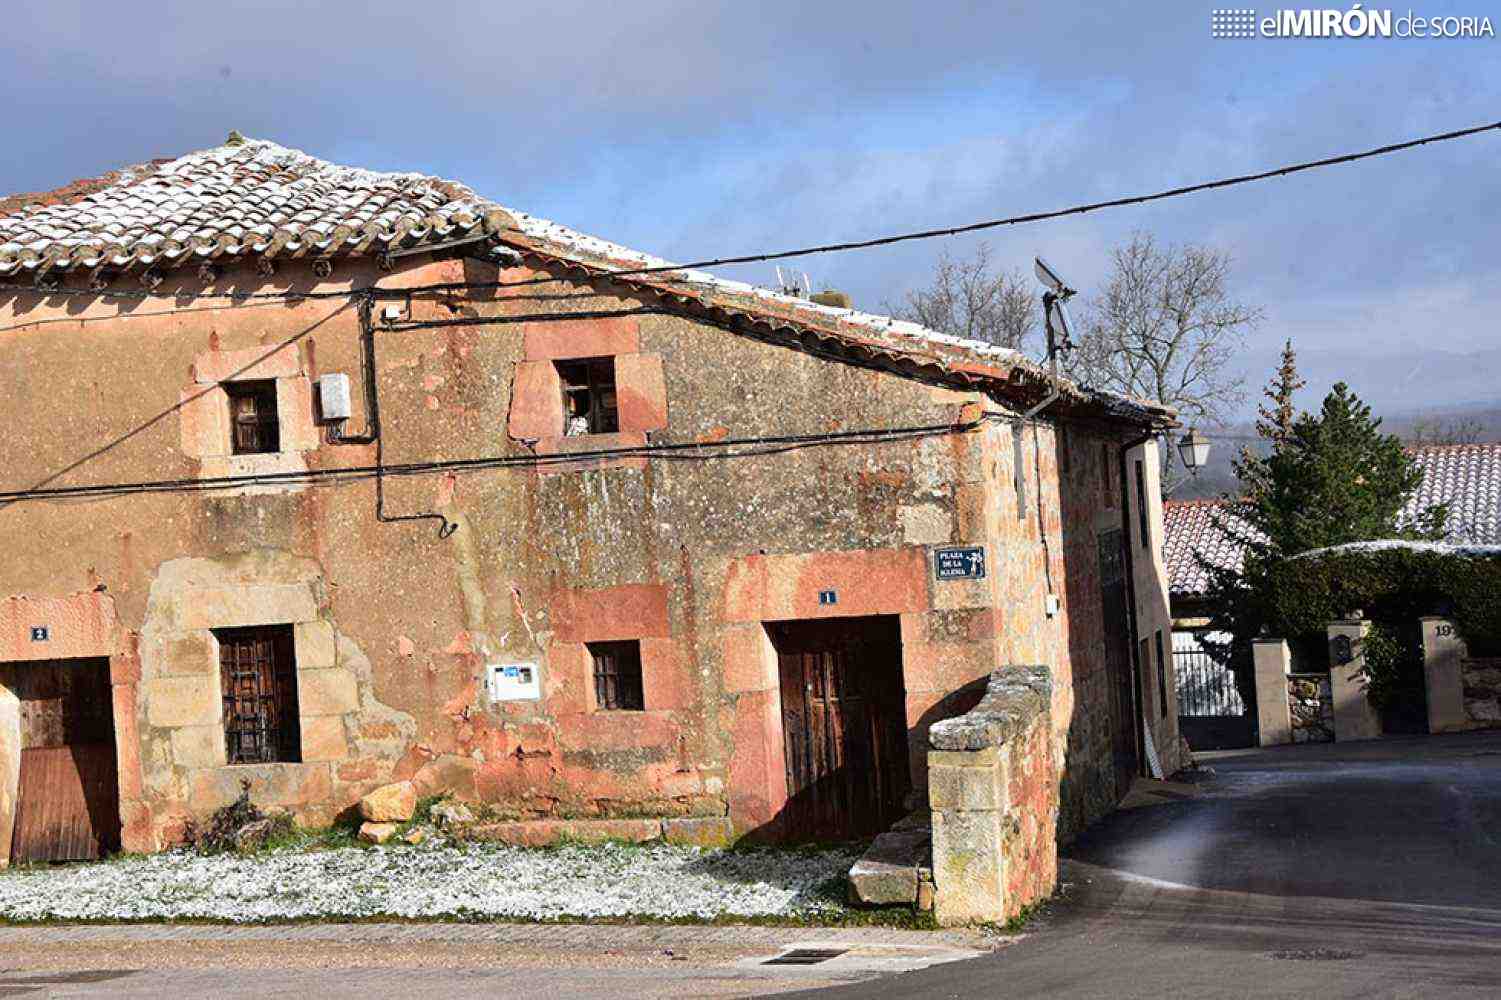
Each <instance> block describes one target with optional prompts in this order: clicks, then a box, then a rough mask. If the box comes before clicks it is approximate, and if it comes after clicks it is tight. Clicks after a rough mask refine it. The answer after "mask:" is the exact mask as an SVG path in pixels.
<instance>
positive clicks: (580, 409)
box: [554, 358, 620, 437]
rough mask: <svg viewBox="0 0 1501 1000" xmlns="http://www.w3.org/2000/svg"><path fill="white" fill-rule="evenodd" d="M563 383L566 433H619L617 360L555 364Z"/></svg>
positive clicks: (588, 359) (590, 360)
mask: <svg viewBox="0 0 1501 1000" xmlns="http://www.w3.org/2000/svg"><path fill="white" fill-rule="evenodd" d="M554 363H555V364H556V365H557V366H558V377H559V379H561V380H562V383H563V433H564V434H566V435H568V436H569V437H574V436H576V435H579V434H614V433H615V432H616V431H618V430H620V416H619V411H618V409H617V408H616V402H615V359H614V358H583V359H579V360H575V361H558V362H554Z"/></svg>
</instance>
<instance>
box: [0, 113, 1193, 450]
mask: <svg viewBox="0 0 1501 1000" xmlns="http://www.w3.org/2000/svg"><path fill="white" fill-rule="evenodd" d="M508 233H519V234H520V235H521V236H523V237H526V238H527V239H528V240H530V241H531V242H532V243H534V244H535V245H536V246H538V247H541V248H543V249H545V250H547V251H550V252H553V253H556V254H557V255H558V256H559V257H560V258H564V259H567V260H569V261H571V262H573V263H578V264H581V265H584V266H587V267H592V268H595V269H597V270H600V271H603V272H609V271H616V270H634V269H637V268H663V267H673V265H672V263H671V262H669V261H667V260H664V259H662V258H660V257H654V256H652V255H650V254H645V253H641V252H640V251H637V250H632V249H630V248H628V247H624V246H621V245H619V244H616V243H611V242H609V241H608V240H603V239H599V238H598V237H594V236H589V235H587V234H585V233H581V232H578V231H576V230H573V229H569V228H568V227H566V226H562V225H559V224H557V223H555V222H550V221H548V220H546V219H540V218H537V217H535V216H531V215H527V214H526V213H523V212H517V211H514V210H511V209H507V208H505V207H504V206H501V205H498V204H496V203H495V202H492V201H489V200H488V199H484V198H481V197H479V196H478V195H476V194H475V193H474V192H473V191H472V190H470V189H469V188H468V187H465V186H464V185H462V184H459V183H456V182H454V181H448V180H443V179H441V178H436V177H428V176H424V175H422V174H416V173H383V172H378V171H373V170H365V169H361V168H358V167H346V166H340V165H337V164H333V163H329V162H327V161H324V160H320V159H318V158H317V157H314V156H310V155H309V154H307V153H304V152H301V151H300V150H295V149H288V148H286V147H284V146H280V145H278V144H276V143H274V142H267V141H264V140H255V139H241V138H239V137H237V136H232V137H231V141H230V142H227V143H225V144H224V145H222V146H216V147H214V148H212V149H205V150H200V151H199V152H196V153H189V154H188V155H186V156H182V157H179V158H178V159H175V160H154V161H152V162H150V163H144V164H139V165H137V166H133V167H126V168H123V169H121V170H116V171H111V172H110V173H107V174H105V175H103V176H101V177H98V178H93V179H90V180H82V181H75V182H74V183H72V184H69V185H67V186H66V187H63V188H59V189H57V190H55V191H52V192H48V193H45V194H38V195H19V196H13V197H10V198H0V278H3V277H5V276H7V275H11V276H14V275H17V274H22V273H25V274H29V275H35V276H37V277H41V276H42V275H43V274H44V273H51V272H57V271H63V270H67V269H69V268H88V269H96V268H120V269H124V268H128V267H131V266H140V267H149V266H153V265H155V266H157V267H163V268H171V267H180V266H184V265H188V264H196V263H199V262H206V261H215V260H221V259H224V258H240V259H246V258H253V257H256V256H287V257H309V256H310V257H333V256H354V255H362V254H375V253H381V252H384V251H387V250H391V249H394V248H397V247H412V246H421V245H422V244H423V243H425V242H437V241H447V240H452V239H462V238H465V237H467V236H471V235H473V236H482V235H495V236H499V237H501V239H502V240H503V241H505V240H506V236H507V234H508ZM651 279H652V280H653V282H655V283H656V284H658V285H659V286H668V287H670V288H672V289H674V290H677V289H684V290H689V291H691V292H692V293H694V294H697V295H701V296H703V297H706V298H712V299H713V300H714V302H715V303H716V304H721V305H722V304H728V305H730V306H731V307H732V308H735V309H741V310H744V311H746V312H749V313H755V314H760V315H764V316H769V317H776V318H778V319H781V320H785V321H789V322H792V323H797V324H802V325H804V326H806V327H809V328H813V329H819V330H821V331H822V332H824V333H832V335H835V336H840V337H843V338H845V339H851V338H856V339H862V340H864V341H866V342H867V343H868V344H872V345H876V346H878V347H882V348H887V349H892V350H896V351H900V352H906V353H909V354H910V353H913V352H918V351H921V352H926V353H927V354H928V355H930V356H931V357H930V359H929V360H931V361H933V362H934V363H937V364H939V365H941V366H944V367H951V368H960V367H964V366H970V367H971V370H970V372H969V374H970V375H972V376H973V377H974V378H976V379H978V380H980V381H986V380H995V379H997V378H999V379H1001V380H1003V381H1004V380H1006V379H1008V378H1016V377H1019V375H1024V376H1025V379H1024V380H1025V381H1027V382H1029V383H1031V384H1032V385H1034V386H1035V385H1046V384H1048V375H1047V373H1046V372H1045V371H1044V369H1043V368H1042V367H1041V366H1040V365H1039V364H1038V363H1037V362H1035V361H1033V360H1030V359H1028V358H1026V357H1025V356H1023V355H1022V354H1020V353H1019V352H1016V351H1013V350H1009V349H1007V348H1003V347H997V346H995V345H993V344H987V343H983V342H981V341H975V340H966V339H963V338H960V337H954V336H951V335H948V334H945V333H941V332H939V331H937V330H931V329H928V328H926V327H923V326H920V325H919V324H916V323H910V322H906V321H903V320H898V319H893V318H891V317H889V316H880V315H877V314H874V313H866V312H861V311H859V310H855V309H842V308H838V307H835V306H825V305H821V304H819V303H815V302H811V301H809V300H807V299H802V298H798V297H796V296H791V295H785V294H782V293H780V292H775V291H771V290H769V289H765V288H759V287H756V286H754V285H750V284H746V283H744V282H739V281H732V280H729V279H726V278H720V277H716V276H715V275H712V274H709V273H707V272H705V271H697V270H692V269H687V268H683V269H675V270H673V271H671V272H668V273H663V274H657V275H652V276H651ZM627 280H630V279H627ZM974 366H979V367H974ZM1062 389H1063V391H1064V393H1065V395H1066V396H1067V397H1069V398H1070V399H1072V400H1074V401H1076V402H1077V401H1083V402H1086V403H1087V404H1088V405H1089V406H1090V407H1091V408H1093V409H1094V410H1096V411H1097V412H1098V411H1103V412H1104V413H1105V414H1107V415H1109V416H1112V417H1116V418H1120V419H1123V420H1127V421H1130V422H1132V423H1137V424H1143V425H1147V424H1151V425H1161V424H1164V423H1166V424H1171V422H1172V420H1173V417H1174V416H1175V414H1174V412H1173V410H1172V409H1171V408H1168V407H1164V406H1163V405H1161V404H1159V403H1156V402H1153V401H1151V400H1144V399H1137V398H1134V397H1130V396H1125V395H1122V394H1119V393H1113V392H1108V391H1104V390H1098V389H1090V388H1087V387H1081V386H1078V385H1075V384H1074V383H1072V382H1067V381H1065V382H1064V385H1063V386H1062Z"/></svg>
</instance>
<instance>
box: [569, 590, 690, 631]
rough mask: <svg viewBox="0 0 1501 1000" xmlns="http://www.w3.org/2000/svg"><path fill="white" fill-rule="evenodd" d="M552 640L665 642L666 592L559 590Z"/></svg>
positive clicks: (666, 629) (666, 628)
mask: <svg viewBox="0 0 1501 1000" xmlns="http://www.w3.org/2000/svg"><path fill="white" fill-rule="evenodd" d="M551 604H552V609H551V610H552V616H551V618H552V628H553V638H554V640H555V641H557V642H606V641H609V640H612V639H643V638H648V637H651V638H666V637H667V636H669V635H670V634H671V633H670V631H669V629H668V625H667V588H666V587H664V586H661V585H659V584H647V583H628V584H624V585H622V586H618V587H601V588H598V589H592V590H584V589H571V588H559V589H557V590H555V591H553V593H552V599H551Z"/></svg>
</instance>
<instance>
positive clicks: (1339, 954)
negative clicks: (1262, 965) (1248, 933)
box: [1272, 948, 1362, 962]
mask: <svg viewBox="0 0 1501 1000" xmlns="http://www.w3.org/2000/svg"><path fill="white" fill-rule="evenodd" d="M1361 954H1362V952H1358V951H1344V950H1342V949H1339V948H1288V949H1285V950H1283V951H1274V952H1272V957H1273V958H1280V959H1282V960H1283V961H1285V962H1343V961H1345V960H1347V959H1351V958H1359V957H1360V956H1361Z"/></svg>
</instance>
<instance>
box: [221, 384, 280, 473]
mask: <svg viewBox="0 0 1501 1000" xmlns="http://www.w3.org/2000/svg"><path fill="white" fill-rule="evenodd" d="M224 391H225V392H226V393H228V394H229V419H230V435H231V440H230V444H231V449H232V451H233V452H234V454H236V455H257V454H264V453H266V452H277V451H281V429H280V427H279V426H278V425H277V422H276V383H275V382H273V381H270V380H266V381H257V382H226V383H225V384H224Z"/></svg>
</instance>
